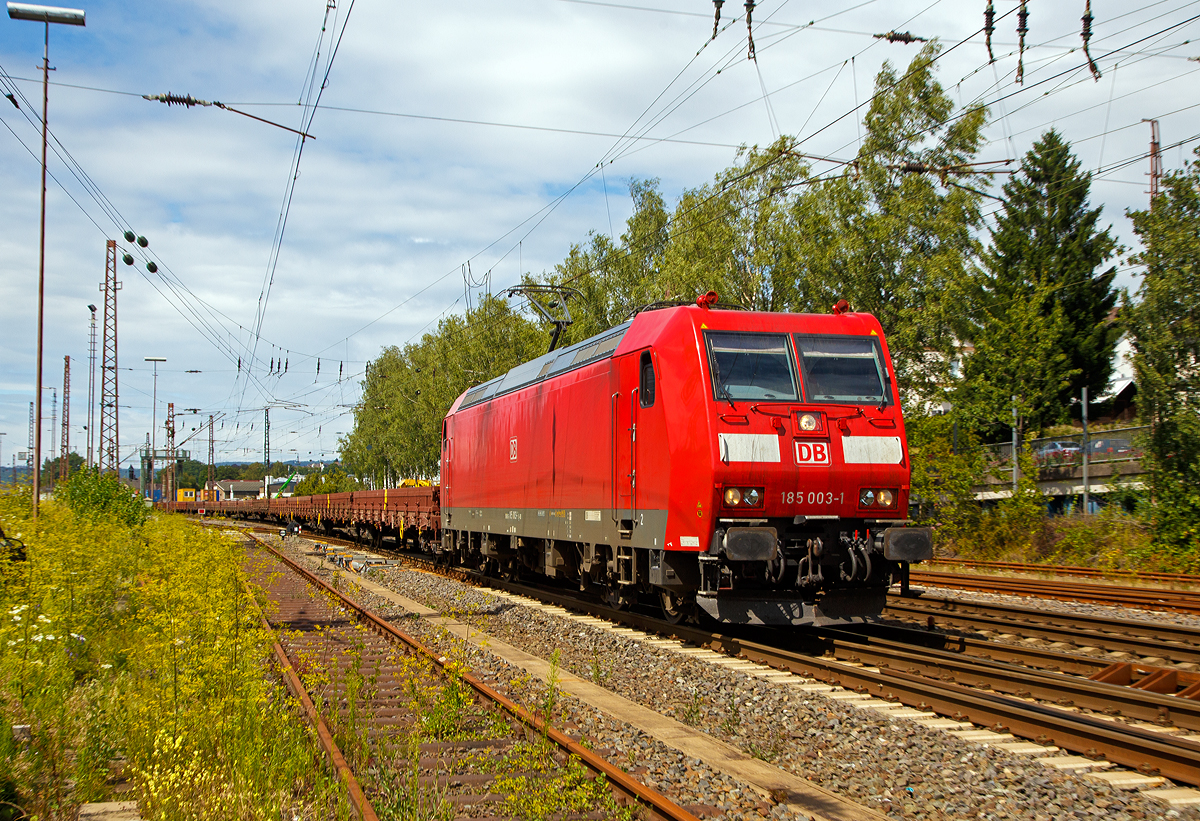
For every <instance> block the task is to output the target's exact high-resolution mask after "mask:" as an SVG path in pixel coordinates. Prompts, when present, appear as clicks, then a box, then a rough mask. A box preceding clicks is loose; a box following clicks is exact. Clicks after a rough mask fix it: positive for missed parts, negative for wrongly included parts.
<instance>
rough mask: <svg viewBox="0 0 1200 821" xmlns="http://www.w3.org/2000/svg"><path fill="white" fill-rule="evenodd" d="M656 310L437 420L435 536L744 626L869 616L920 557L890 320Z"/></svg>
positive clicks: (459, 547)
mask: <svg viewBox="0 0 1200 821" xmlns="http://www.w3.org/2000/svg"><path fill="white" fill-rule="evenodd" d="M716 303H717V300H716V295H715V294H712V293H710V294H708V295H707V296H705V297H701V298H700V299H699V300H697V301H696V303H695V304H689V305H677V306H671V307H664V308H659V309H655V310H644V311H642V312H641V313H639V314H637V316H635V317H634V318H633V319H632V320H630V321H629V322H627V323H625V324H623V325H620V326H618V327H616V328H613V329H611V330H610V331H607V332H605V333H603V334H600V335H598V336H595V337H593V338H591V339H588V340H586V341H584V342H581V343H578V344H576V345H572V346H571V347H569V348H565V349H562V350H558V351H552V352H551V353H548V354H546V355H545V356H542V357H539V358H538V359H535V360H533V361H531V362H527V363H525V364H523V365H519V366H518V367H516V368H513V369H512V370H511V371H509V372H508V373H507V374H505V375H504V376H502V377H499V378H497V379H494V380H492V381H490V382H487V383H485V384H482V385H479V386H476V387H474V388H472V389H470V390H469V391H467V392H466V393H464V394H463V395H462V396H460V397H459V398H458V400H457V401H456V402H455V403H454V405H453V406H452V407H451V409H450V412H449V414H448V415H447V416H446V418H445V420H444V422H443V427H442V457H441V474H442V475H441V513H442V517H441V527H442V545H441V546H442V550H443V551H444V552H445V553H447V554H449V556H450V557H452V558H454V559H456V560H457V561H459V562H461V563H463V564H467V565H473V566H477V567H483V568H485V569H488V570H490V571H493V572H503V573H510V574H511V573H515V572H517V571H519V570H520V569H522V568H526V569H529V570H532V571H534V572H536V573H541V574H545V575H546V576H549V577H552V578H560V579H567V580H571V581H575V582H578V584H579V587H580V588H581V589H589V588H599V589H600V590H602V591H603V592H604V593H605V595H606V596H607V597H608V599H609V600H610V601H611V602H612V603H614V604H616V605H617V606H627V605H628V604H630V603H631V602H632V601H634V600H635V599H636V598H638V597H639V596H647V597H648V596H654V597H656V598H657V599H658V600H659V602H660V603H661V606H662V609H663V612H664V613H665V614H666V615H667V616H668V618H671V619H672V620H678V619H682V618H685V617H687V616H689V615H690V614H692V613H694V612H695V611H696V609H697V608H698V609H699V610H700V611H703V612H705V613H707V614H708V615H709V616H711V617H712V618H714V619H716V620H718V621H723V622H731V623H743V624H795V625H800V624H825V623H833V622H846V621H856V620H861V619H863V618H866V617H870V616H874V615H877V614H878V613H879V612H880V611H881V610H882V608H883V604H884V601H885V595H886V590H887V588H888V586H889V585H890V584H891V583H892V582H893V581H896V580H899V581H905V582H906V580H907V569H908V566H909V564H910V563H912V562H917V561H922V560H925V559H929V558H931V557H932V539H931V534H930V532H929V530H928V529H925V528H914V527H906V523H907V512H908V495H909V472H910V468H909V462H908V449H907V442H906V439H905V433H904V420H903V418H902V416H901V412H900V406H899V403H898V397H897V392H896V380H895V374H894V372H893V369H892V364H891V360H890V357H889V355H888V350H887V343H886V341H885V340H884V337H883V332H882V329H881V328H880V326H879V323H878V321H876V319H875V318H874V317H873V316H870V315H869V314H859V313H848V312H845V311H842V310H840V309H835V311H834V312H833V313H832V314H829V315H814V314H776V313H758V312H748V311H740V310H726V309H723V308H721V307H720V306H718V305H717V304H716Z"/></svg>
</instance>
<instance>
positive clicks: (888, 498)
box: [878, 490, 896, 507]
mask: <svg viewBox="0 0 1200 821" xmlns="http://www.w3.org/2000/svg"><path fill="white" fill-rule="evenodd" d="M878 498H879V506H880V507H891V506H892V505H893V504H895V502H896V494H895V493H893V492H892V491H890V490H881V491H879V497H878Z"/></svg>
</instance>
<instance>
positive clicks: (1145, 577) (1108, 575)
mask: <svg viewBox="0 0 1200 821" xmlns="http://www.w3.org/2000/svg"><path fill="white" fill-rule="evenodd" d="M928 564H930V565H946V566H947V567H967V568H973V569H976V570H1000V571H1004V572H1009V573H1034V574H1042V575H1046V574H1050V575H1054V576H1079V577H1081V578H1089V579H1129V580H1131V581H1143V582H1160V583H1167V584H1190V585H1197V586H1200V576H1194V575H1191V574H1189V573H1159V572H1156V571H1151V570H1100V569H1098V568H1095V567H1076V566H1073V565H1058V564H1024V563H1021V562H989V561H983V560H980V559H933V560H932V561H930V562H928Z"/></svg>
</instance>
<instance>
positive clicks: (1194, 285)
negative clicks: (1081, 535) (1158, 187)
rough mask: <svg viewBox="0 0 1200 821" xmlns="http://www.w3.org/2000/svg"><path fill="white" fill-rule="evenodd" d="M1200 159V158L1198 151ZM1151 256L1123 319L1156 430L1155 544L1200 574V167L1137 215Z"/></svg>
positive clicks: (1146, 415)
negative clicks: (1136, 297) (1197, 570)
mask: <svg viewBox="0 0 1200 821" xmlns="http://www.w3.org/2000/svg"><path fill="white" fill-rule="evenodd" d="M1198 156H1200V151H1198ZM1130 216H1131V217H1132V218H1133V225H1134V230H1135V231H1136V232H1137V234H1138V236H1139V237H1141V240H1142V243H1143V244H1144V246H1145V250H1144V251H1142V252H1141V253H1140V254H1138V255H1137V257H1136V258H1135V261H1136V262H1139V263H1141V264H1142V265H1144V266H1145V273H1144V275H1143V278H1142V285H1141V287H1140V288H1139V290H1138V293H1137V296H1138V301H1137V302H1135V303H1127V304H1126V306H1125V309H1124V312H1125V314H1126V317H1127V322H1128V327H1129V331H1130V334H1131V336H1132V338H1133V344H1134V351H1135V354H1134V363H1133V364H1134V370H1135V372H1136V375H1137V385H1138V412H1139V413H1140V414H1141V415H1142V418H1143V419H1144V420H1145V421H1146V422H1147V423H1149V424H1150V425H1151V426H1152V434H1151V448H1150V454H1149V455H1150V457H1151V467H1152V473H1151V481H1152V483H1153V490H1154V494H1155V505H1154V517H1155V538H1156V540H1157V541H1158V542H1159V544H1160V545H1162V546H1163V547H1165V548H1168V549H1169V550H1171V551H1172V552H1173V553H1174V554H1175V556H1176V558H1177V561H1178V563H1179V564H1180V566H1183V567H1187V568H1188V569H1191V570H1195V569H1197V568H1198V567H1200V161H1196V160H1194V161H1192V162H1190V163H1188V164H1187V165H1186V166H1185V168H1184V169H1183V170H1181V171H1177V172H1175V173H1173V174H1170V175H1168V176H1167V177H1166V178H1165V179H1164V181H1163V187H1162V193H1161V194H1159V196H1158V197H1157V198H1156V199H1155V200H1154V202H1153V203H1152V206H1151V208H1150V209H1149V210H1146V211H1134V212H1132V213H1131V214H1130Z"/></svg>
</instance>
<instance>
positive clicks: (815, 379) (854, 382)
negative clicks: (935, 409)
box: [794, 334, 892, 406]
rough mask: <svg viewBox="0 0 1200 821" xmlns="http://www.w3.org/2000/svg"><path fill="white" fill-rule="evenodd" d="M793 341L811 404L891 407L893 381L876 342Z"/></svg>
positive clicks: (849, 338)
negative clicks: (889, 405)
mask: <svg viewBox="0 0 1200 821" xmlns="http://www.w3.org/2000/svg"><path fill="white" fill-rule="evenodd" d="M794 338H795V340H796V349H797V350H798V351H799V353H800V363H801V368H802V370H803V372H804V386H805V395H806V397H807V399H808V401H809V402H841V403H847V402H848V403H851V404H864V405H879V406H883V405H887V404H888V400H889V399H890V398H891V396H890V394H891V392H892V385H891V379H890V378H889V377H888V371H887V368H886V367H885V366H884V364H883V356H882V352H881V351H880V349H879V342H878V341H877V340H876V339H873V338H871V337H862V336H811V335H808V334H795V335H794Z"/></svg>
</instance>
